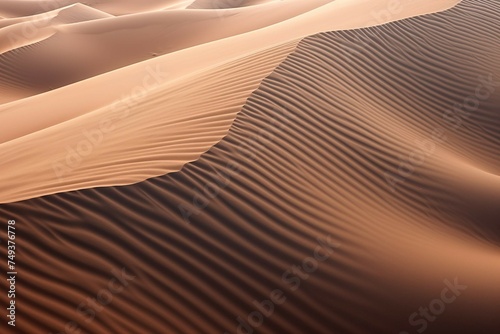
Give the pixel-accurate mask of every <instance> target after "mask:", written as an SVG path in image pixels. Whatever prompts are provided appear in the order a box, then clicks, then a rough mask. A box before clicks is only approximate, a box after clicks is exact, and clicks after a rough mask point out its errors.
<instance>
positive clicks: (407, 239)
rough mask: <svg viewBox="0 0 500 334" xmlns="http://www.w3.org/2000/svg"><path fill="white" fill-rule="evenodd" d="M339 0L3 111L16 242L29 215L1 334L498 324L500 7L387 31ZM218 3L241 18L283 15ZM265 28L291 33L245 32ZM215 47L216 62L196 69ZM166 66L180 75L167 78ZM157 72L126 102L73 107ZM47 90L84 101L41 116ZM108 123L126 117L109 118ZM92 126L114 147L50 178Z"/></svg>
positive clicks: (356, 331) (306, 332)
mask: <svg viewBox="0 0 500 334" xmlns="http://www.w3.org/2000/svg"><path fill="white" fill-rule="evenodd" d="M26 2H27V3H29V2H30V1H26ZM31 2H32V1H31ZM284 2H286V1H284ZM313 2H314V1H311V2H310V6H311V8H312V7H314V5H313ZM326 2H327V1H325V4H324V5H319V1H318V2H317V3H316V5H318V7H317V8H316V9H311V8H309V9H307V10H306V9H304V10H303V11H302V12H303V13H304V14H301V15H298V16H293V15H291V16H290V17H292V16H293V18H290V19H285V18H284V17H282V18H281V19H282V20H284V21H283V22H282V23H279V24H272V25H270V26H266V27H262V28H257V27H255V26H252V27H251V28H250V27H249V32H247V33H241V32H238V33H235V34H237V35H234V36H232V37H228V38H222V37H221V38H222V39H220V40H213V41H212V42H206V43H205V44H202V45H198V46H195V47H189V48H187V49H185V50H181V51H176V52H172V53H170V54H166V55H164V56H160V57H157V58H155V59H152V60H147V61H145V62H142V63H138V64H134V65H131V66H128V67H124V68H121V69H118V70H113V71H112V72H107V73H104V74H101V75H98V76H95V77H92V78H89V79H86V80H84V81H80V82H76V83H74V84H71V85H69V86H65V87H62V88H60V89H57V90H53V91H48V92H45V93H42V94H41V95H40V94H39V95H34V96H31V97H25V98H20V99H18V100H15V101H12V102H9V103H6V104H5V105H3V106H1V107H2V108H5V109H2V110H1V111H0V119H2V117H4V118H3V120H4V122H2V126H5V123H6V122H7V124H11V126H12V128H9V129H6V131H5V132H4V133H3V134H1V135H2V136H3V137H2V140H3V142H2V144H1V145H0V150H1V151H2V152H5V153H6V155H3V156H2V158H3V159H4V160H3V164H5V171H4V170H2V171H3V173H2V178H3V180H2V182H3V184H4V185H6V186H5V187H6V188H5V190H4V189H2V190H1V195H2V197H1V199H2V202H3V203H5V204H2V205H1V206H0V210H1V211H0V215H1V216H0V219H1V220H0V226H1V229H2V232H1V233H2V234H1V239H2V240H6V239H7V237H6V235H5V233H4V231H6V230H7V226H6V225H7V223H6V222H7V220H8V219H15V220H16V222H17V223H16V224H17V227H16V228H17V229H18V239H19V240H18V241H17V247H18V249H19V253H18V254H17V257H16V259H17V261H18V262H19V269H18V270H19V276H18V282H17V284H18V290H17V293H18V297H17V299H16V300H17V303H18V304H19V305H20V306H19V310H18V314H19V317H18V323H17V325H16V328H15V330H14V329H13V328H11V327H8V328H5V330H4V327H2V333H4V332H5V333H33V334H38V333H60V332H61V333H64V330H65V327H66V330H67V328H72V330H74V331H76V330H77V329H78V330H81V332H82V333H83V332H85V333H93V334H94V333H95V334H114V333H130V334H144V333H151V334H163V333H179V334H197V333H203V334H205V333H207V334H212V333H213V334H226V333H231V334H232V333H237V334H238V333H240V334H242V333H245V334H250V333H255V334H276V333H279V334H281V333H287V334H311V333H318V334H337V333H340V334H387V333H397V334H409V333H422V332H425V333H428V334H448V333H450V334H451V333H460V334H477V333H498V332H500V318H499V316H498V310H499V308H498V307H499V301H500V284H499V277H500V225H499V217H500V154H499V152H500V114H499V110H500V66H499V65H500V58H499V56H498V55H499V54H500V22H499V20H498V17H499V16H500V2H498V1H497V0H463V1H461V2H459V3H456V2H455V3H452V2H451V1H449V2H447V1H442V2H441V1H440V4H441V6H442V8H441V10H439V11H438V8H437V7H433V6H436V4H435V3H436V2H437V1H436V2H434V1H433V2H432V3H431V2H430V1H429V2H422V1H420V2H418V1H407V2H406V3H407V5H408V6H406V7H405V6H403V7H402V8H405V9H404V10H403V9H402V10H401V11H399V12H398V13H397V15H396V14H394V15H392V16H387V17H386V19H387V22H379V23H378V24H372V23H373V22H371V21H369V20H366V18H368V17H369V16H370V13H371V12H372V10H373V8H374V7H372V6H376V5H374V3H375V2H373V1H362V0H359V1H357V0H352V1H347V0H346V1H343V0H338V1H333V2H329V3H326ZM0 3H4V5H3V6H4V7H2V6H0V15H2V16H6V17H11V16H14V14H15V15H21V14H20V12H16V11H15V9H18V10H19V11H21V10H23V11H24V12H23V13H28V14H30V15H35V14H36V12H32V11H31V12H30V11H28V9H25V8H24V7H22V6H20V7H19V8H17V7H16V6H14V5H11V6H10V7H9V6H8V5H10V1H3V2H0ZM116 3H117V2H112V1H110V2H109V4H108V5H107V6H109V8H116V7H113V6H118V5H117V4H116ZM167 3H168V4H167ZM178 3H179V5H181V4H180V1H178ZM220 3H221V5H220V6H222V5H223V4H226V5H227V4H228V3H232V5H231V6H228V7H231V9H229V10H230V11H234V13H238V14H237V16H238V15H240V17H241V18H242V19H243V18H244V17H246V16H244V15H245V14H244V13H245V12H244V11H245V10H255V8H260V6H270V5H273V6H278V5H279V2H277V1H230V2H225V1H222V0H221V1H220ZM290 3H294V2H293V1H290ZM382 3H383V2H382V1H380V2H379V4H378V5H381V4H382ZM402 3H405V1H402ZM423 3H425V4H426V5H427V6H428V7H425V6H422V4H423ZM169 4H170V5H173V4H174V2H168V1H165V2H163V3H162V2H160V1H157V2H153V1H146V2H144V6H151V7H150V8H152V7H154V6H160V7H162V6H163V7H162V8H165V7H166V6H168V5H169ZM384 4H385V3H384ZM91 5H92V4H91V3H89V6H91ZM297 6H298V5H297ZM303 6H306V5H303ZM308 6H309V5H308ZM95 7H96V9H97V10H104V9H105V8H104V7H105V6H104V5H102V6H101V5H100V6H97V5H96V6H95ZM252 8H253V9H252ZM262 8H264V7H262ZM276 8H278V7H276ZM297 8H298V7H297ZM360 8H364V10H365V12H364V13H367V14H366V16H365V17H364V19H363V18H359V17H354V16H355V15H354V13H358V11H357V10H358V9H360ZM377 8H379V9H380V8H384V7H382V6H381V7H377ZM417 8H420V10H421V11H422V12H420V13H418V11H417ZM176 10H180V11H182V10H181V9H176ZM184 10H186V11H188V10H194V11H195V13H197V14H195V15H206V11H208V12H210V11H213V10H217V11H219V10H221V9H220V7H219V4H217V3H215V2H211V1H205V0H198V1H195V2H194V3H190V4H186V5H185V9H184ZM291 10H292V9H290V11H291ZM411 10H413V15H410V14H409V13H410V12H409V11H411ZM137 11H139V9H138V10H137ZM240 11H241V12H240ZM167 12H168V10H167ZM94 13H95V12H94ZM231 13H232V12H231ZM248 13H250V12H248ZM332 13H337V14H335V15H340V16H339V17H342V19H343V20H345V22H342V21H338V22H337V23H335V22H326V21H327V17H328V14H332ZM339 13H340V14H339ZM359 13H360V14H359V16H361V17H363V15H364V14H362V13H363V12H362V11H359ZM109 14H110V15H113V16H120V17H121V18H127V17H128V16H127V15H125V16H123V15H122V13H120V12H119V11H118V10H117V9H116V10H115V11H114V12H113V11H109ZM146 14H148V15H149V12H144V13H141V14H140V15H146ZM347 14H350V15H351V16H349V15H347ZM57 15H59V14H57ZM57 15H56V16H57ZM162 15H163V13H162ZM276 15H284V14H282V13H281V14H280V13H277V14H276ZM396 16H397V17H396ZM111 19H112V18H103V19H96V20H91V21H88V22H84V23H81V25H87V24H91V23H92V22H93V21H95V22H101V23H105V22H106V21H107V20H111ZM350 19H351V21H350V24H352V25H354V26H352V27H347V25H348V23H347V22H349V20H350ZM245 20H246V18H245ZM358 20H359V21H358ZM236 21H238V20H236ZM0 22H1V20H0ZM312 22H315V23H314V24H313V23H312ZM101 23H100V24H101ZM307 23H311V24H310V25H307V27H306V26H304V27H303V30H302V31H301V32H296V30H295V32H292V31H291V29H289V28H291V27H293V26H294V25H297V26H300V24H307ZM15 24H22V22H19V23H15ZM241 24H242V25H244V24H245V23H241ZM248 24H249V25H252V24H253V23H252V24H250V23H248ZM78 25H80V23H79V24H77V26H78ZM328 25H330V29H326V27H327V26H328ZM9 26H10V25H9ZM77 26H74V25H70V26H69V27H68V29H69V30H70V29H76V28H77ZM96 26H97V25H96ZM78 29H80V28H78ZM252 29H256V30H252ZM69 30H68V31H69ZM250 30H252V31H250ZM311 30H312V31H311ZM315 30H318V31H315ZM327 30H331V31H327ZM0 31H1V30H0ZM96 31H99V34H101V33H100V31H101V30H96ZM263 31H264V32H266V33H270V32H271V33H278V32H281V33H282V35H281V36H282V37H283V38H282V39H281V40H280V41H279V42H275V40H274V38H277V37H274V36H275V35H274V34H272V37H269V39H268V40H267V41H264V40H261V45H263V47H261V48H259V47H257V46H256V45H258V43H256V44H252V43H250V44H245V43H244V42H245V41H247V38H248V40H253V38H255V37H256V36H261V37H262V36H264V35H265V34H264V33H263V35H259V34H260V33H262V32H263ZM287 34H288V35H287ZM278 39H279V38H277V40H278ZM236 42H238V43H241V44H238V45H240V47H239V49H238V48H236V49H232V50H229V51H228V50H225V49H224V50H225V51H221V53H222V54H223V55H224V59H223V60H220V58H216V57H214V56H213V54H210V52H209V51H212V52H214V50H215V49H211V47H213V46H214V45H215V46H224V45H230V43H236ZM196 43H204V42H200V41H197V42H196ZM225 43H228V44H225ZM233 45H236V44H233ZM193 50H194V51H193ZM200 50H204V51H207V53H206V55H207V57H206V58H205V59H203V60H201V59H200V61H201V64H202V65H203V67H197V66H201V65H200V64H199V63H198V65H193V67H192V68H189V66H187V65H184V67H183V66H181V65H182V58H184V60H185V62H189V61H190V60H193V59H198V58H196V57H199V58H201V57H203V53H202V54H201V55H200V54H199V51H200ZM195 51H196V52H195ZM191 52H193V53H191ZM212 57H213V58H212ZM217 59H219V60H217ZM167 60H168V61H177V62H174V63H175V64H179V66H178V67H175V66H174V67H172V68H169V70H168V71H169V72H171V73H170V75H174V77H175V79H173V80H167V81H166V82H161V80H160V79H158V81H159V82H157V83H156V84H153V81H154V80H155V79H154V78H155V77H154V73H156V75H157V77H162V76H163V72H161V71H167V69H166V67H161V66H162V65H164V66H167V63H168V61H167ZM148 66H150V67H148ZM156 66H159V70H158V68H157V67H156ZM154 71H159V72H154ZM158 73H160V74H158ZM125 74H126V75H125ZM144 75H149V76H150V77H149V79H148V80H147V81H148V82H149V85H150V86H148V87H149V88H146V89H145V91H146V93H142V95H141V97H140V98H138V99H137V100H136V101H135V102H133V101H132V102H129V106H128V107H127V106H125V105H124V103H123V102H122V103H121V105H120V106H115V105H113V104H112V102H110V101H108V100H107V99H108V97H107V96H105V95H106V94H105V93H104V92H103V93H102V94H103V95H102V96H101V97H99V98H97V99H96V100H94V101H85V100H84V101H75V100H73V101H72V99H73V98H74V99H76V98H75V96H77V95H72V94H76V93H75V92H74V91H76V90H78V89H80V90H85V89H86V88H87V87H88V88H89V91H90V92H91V93H90V94H96V96H97V95H98V90H99V89H100V90H103V89H109V90H110V91H111V92H112V93H111V94H112V95H113V96H115V95H114V94H122V93H124V92H126V90H127V88H128V87H130V86H132V87H134V86H137V85H139V87H140V85H141V82H143V80H144V78H143V77H144ZM165 75H166V74H165ZM120 78H123V79H124V80H125V79H126V80H128V82H125V83H119V82H118V81H119V79H120ZM151 78H153V79H151ZM113 80H117V86H109V87H108V86H97V87H96V84H97V83H105V82H108V83H109V82H112V81H113ZM90 87H96V88H93V89H95V90H94V91H93V90H92V88H90ZM104 87H105V88H104ZM64 94H67V95H64ZM64 96H66V97H67V98H69V100H67V101H60V102H57V98H58V97H59V98H63V97H64ZM92 96H93V95H92ZM37 101H38V102H43V101H45V103H47V105H45V106H42V107H41V108H48V107H47V106H48V105H50V103H52V105H53V106H54V108H56V109H57V108H58V105H59V103H61V104H67V105H71V104H75V106H74V108H72V109H71V110H67V113H68V114H65V113H64V111H63V109H60V110H58V111H56V112H54V113H50V111H49V109H43V110H44V114H43V115H36V116H35V115H34V114H30V113H35V112H40V110H41V109H38V110H35V108H34V107H33V106H34V104H36V103H37ZM122 101H123V100H122ZM79 102H81V103H79ZM28 106H29V107H28ZM30 109H31V110H30ZM16 112H19V114H20V115H23V117H24V118H26V120H25V121H26V124H22V125H20V126H19V127H18V128H15V127H14V126H13V125H12V124H16V122H15V121H19V119H17V117H19V115H16V114H15V113H16ZM112 113H116V114H114V115H121V116H123V115H126V116H123V120H122V121H121V122H123V123H117V122H116V121H115V122H108V123H106V122H103V123H102V124H101V123H99V122H100V121H102V120H103V119H105V116H106V115H108V116H109V115H110V114H112ZM29 115H31V117H37V121H33V120H32V119H31V117H28V116H29ZM112 115H113V114H112ZM116 117H119V116H116ZM43 118H47V120H46V121H43V120H42V121H40V123H39V122H38V120H41V119H43ZM96 124H97V125H96ZM119 124H120V125H119ZM100 126H101V127H102V129H101V136H99V135H98V134H96V133H97V132H96V129H100V128H99V127H100ZM110 126H116V130H110V131H105V130H107V129H109V127H110ZM82 133H83V134H82ZM81 136H84V137H83V138H86V140H88V141H89V142H92V141H95V143H98V144H95V145H94V146H92V147H93V148H92V150H91V152H90V153H89V154H88V155H82V154H80V155H79V157H80V161H79V162H78V158H77V157H73V158H68V159H69V161H70V163H71V162H73V163H74V164H75V167H74V168H73V166H69V167H68V164H66V165H65V163H64V162H61V166H59V167H60V168H61V169H60V170H57V169H56V170H52V171H51V173H52V179H50V177H49V176H48V175H49V172H47V171H46V170H44V167H42V162H43V163H45V164H47V163H48V164H49V166H50V167H51V168H52V167H53V166H52V165H51V164H52V162H53V161H52V160H51V159H52V158H46V159H43V155H44V154H45V155H46V156H47V157H56V156H57V153H56V152H57V150H62V154H63V156H62V157H63V158H64V159H66V158H65V157H64V154H65V152H64V150H66V148H68V150H69V151H68V152H70V151H71V149H74V150H76V151H77V150H78V142H79V141H81V140H82V137H81ZM66 138H70V139H68V141H65V139H66ZM58 142H59V143H58ZM37 143H38V146H36V145H35V144H37ZM57 143H58V144H57ZM75 143H76V144H75ZM20 148H22V149H20ZM84 152H85V151H84ZM32 156H35V157H37V158H36V159H40V161H42V162H41V163H40V164H37V161H38V160H36V159H33V160H30V159H31V157H32ZM5 157H6V158H5ZM63 158H61V159H63ZM71 159H74V160H71ZM23 161H24V162H29V163H26V164H24V165H23V164H22V162H23ZM47 161H48V162H47ZM61 161H62V160H61ZM12 166H15V168H14V167H12ZM57 166H58V165H57ZM68 168H70V169H71V171H67V169H68ZM57 171H59V172H60V173H63V171H65V172H66V173H67V174H65V173H63V174H61V175H59V176H58V177H56V180H54V173H57ZM32 174H35V175H34V176H32ZM38 174H39V175H38ZM132 183H133V184H132ZM125 184H126V185H125ZM0 256H1V257H2V258H3V259H6V258H7V251H6V247H1V251H0ZM120 272H121V273H122V274H124V275H121V274H120ZM117 276H118V277H120V279H117V278H116V277H117ZM118 282H119V283H120V284H118ZM117 285H118V286H119V288H117ZM0 287H1V289H2V291H7V290H8V289H7V283H6V281H5V280H3V281H2V283H1V284H0ZM110 291H112V292H110ZM96 300H97V301H99V303H98V304H95V303H96ZM271 300H272V301H271ZM93 303H94V304H93ZM92 305H93V306H92ZM0 306H1V309H3V310H5V308H6V307H7V305H6V302H5V299H4V298H2V299H1V305H0ZM68 324H69V325H68ZM2 325H3V324H2Z"/></svg>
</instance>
